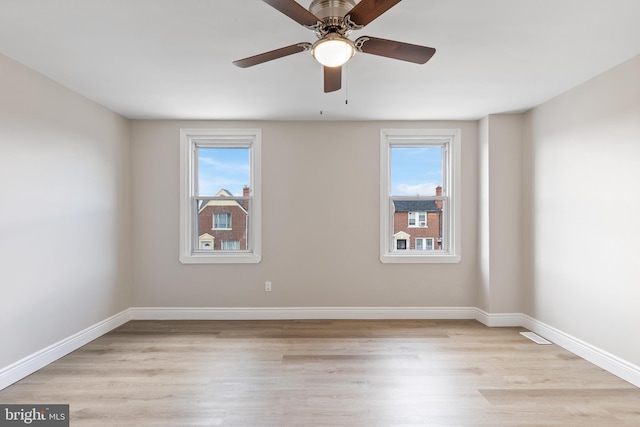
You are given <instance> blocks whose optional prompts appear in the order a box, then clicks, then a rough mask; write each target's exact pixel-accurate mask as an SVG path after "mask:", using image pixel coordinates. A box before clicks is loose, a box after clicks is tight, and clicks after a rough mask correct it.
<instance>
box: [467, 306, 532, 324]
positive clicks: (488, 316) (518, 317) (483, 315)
mask: <svg viewBox="0 0 640 427" xmlns="http://www.w3.org/2000/svg"><path fill="white" fill-rule="evenodd" d="M475 310H476V317H475V319H476V320H477V321H478V322H480V323H482V324H484V325H486V326H489V327H491V328H505V327H518V326H522V319H523V315H522V314H521V313H487V312H486V311H484V310H481V309H479V308H476V309H475Z"/></svg>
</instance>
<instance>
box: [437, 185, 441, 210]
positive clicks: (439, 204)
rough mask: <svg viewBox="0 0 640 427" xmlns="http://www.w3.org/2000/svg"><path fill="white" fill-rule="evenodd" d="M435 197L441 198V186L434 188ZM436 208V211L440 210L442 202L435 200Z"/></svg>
mask: <svg viewBox="0 0 640 427" xmlns="http://www.w3.org/2000/svg"><path fill="white" fill-rule="evenodd" d="M436 196H442V186H440V185H438V186H437V187H436ZM436 206H437V207H438V209H442V200H436Z"/></svg>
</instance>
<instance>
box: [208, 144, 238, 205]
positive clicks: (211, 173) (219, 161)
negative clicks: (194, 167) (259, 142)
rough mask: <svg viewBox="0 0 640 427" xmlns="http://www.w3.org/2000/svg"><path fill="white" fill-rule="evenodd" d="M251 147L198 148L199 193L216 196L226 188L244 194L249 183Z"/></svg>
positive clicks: (236, 193)
mask: <svg viewBox="0 0 640 427" xmlns="http://www.w3.org/2000/svg"><path fill="white" fill-rule="evenodd" d="M249 169H250V163H249V148H247V147H243V148H218V147H199V148H198V195H202V196H215V195H217V194H218V193H219V192H221V191H224V190H226V192H227V193H229V194H230V195H233V196H242V189H243V188H244V187H245V186H247V185H249V182H250V181H249Z"/></svg>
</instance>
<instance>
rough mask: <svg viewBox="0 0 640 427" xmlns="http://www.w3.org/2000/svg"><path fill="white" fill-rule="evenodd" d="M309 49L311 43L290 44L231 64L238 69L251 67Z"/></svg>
mask: <svg viewBox="0 0 640 427" xmlns="http://www.w3.org/2000/svg"><path fill="white" fill-rule="evenodd" d="M310 48H311V43H298V44H292V45H291V46H287V47H282V48H280V49H276V50H271V51H269V52H265V53H261V54H259V55H254V56H250V57H248V58H244V59H239V60H237V61H233V64H234V65H237V66H238V67H240V68H247V67H252V66H254V65H258V64H262V63H263V62H268V61H273V60H274V59H278V58H283V57H285V56H289V55H293V54H294V53H300V52H304V51H305V50H308V49H310Z"/></svg>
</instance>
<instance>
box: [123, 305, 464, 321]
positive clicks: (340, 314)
mask: <svg viewBox="0 0 640 427" xmlns="http://www.w3.org/2000/svg"><path fill="white" fill-rule="evenodd" d="M130 310H131V318H132V319H134V320H309V319H475V318H476V317H477V312H476V309H475V308H473V307H446V308H437V307H245V308H243V307H187V308H184V307H160V308H156V307H132V308H131V309H130Z"/></svg>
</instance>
